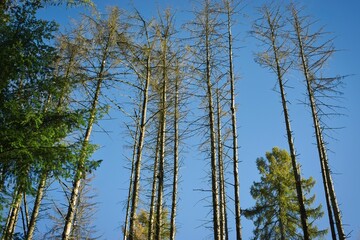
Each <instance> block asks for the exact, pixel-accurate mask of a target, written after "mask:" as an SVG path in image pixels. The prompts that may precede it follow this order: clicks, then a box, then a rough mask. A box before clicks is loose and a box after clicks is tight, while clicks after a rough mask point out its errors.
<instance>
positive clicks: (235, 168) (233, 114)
mask: <svg viewBox="0 0 360 240" xmlns="http://www.w3.org/2000/svg"><path fill="white" fill-rule="evenodd" d="M225 6H226V12H227V32H228V51H229V77H230V95H231V96H230V97H231V105H230V109H231V129H232V138H233V141H232V148H233V156H232V157H233V175H234V195H235V199H234V200H235V224H236V225H235V228H236V239H237V240H241V239H242V236H241V210H240V180H239V165H238V164H239V159H238V142H237V139H238V137H237V124H236V104H235V76H234V66H233V47H232V44H233V37H232V31H231V30H232V27H231V14H232V12H231V11H232V7H231V6H230V1H229V0H226V1H225Z"/></svg>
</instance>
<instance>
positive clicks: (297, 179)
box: [266, 9, 310, 240]
mask: <svg viewBox="0 0 360 240" xmlns="http://www.w3.org/2000/svg"><path fill="white" fill-rule="evenodd" d="M266 18H267V22H268V25H269V28H270V34H271V36H270V37H271V42H272V46H271V47H272V49H273V52H274V56H275V64H276V72H277V78H278V83H279V88H280V94H281V103H282V107H283V114H284V118H285V125H286V134H287V140H288V144H289V149H290V156H291V163H292V168H293V172H294V178H295V184H296V193H297V200H298V203H299V213H300V218H301V226H302V230H303V234H304V240H309V238H310V236H309V230H308V225H307V213H306V209H305V204H304V196H303V192H302V187H301V175H300V169H299V166H298V163H297V161H296V153H295V146H294V141H293V137H292V130H291V125H290V117H289V113H288V108H287V100H286V93H285V89H284V84H283V74H284V73H283V71H282V70H281V67H280V62H279V57H278V54H279V52H278V48H277V46H276V29H275V26H274V25H273V21H272V19H271V13H270V12H269V11H268V9H267V10H266Z"/></svg>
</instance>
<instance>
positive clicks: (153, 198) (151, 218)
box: [148, 124, 161, 240]
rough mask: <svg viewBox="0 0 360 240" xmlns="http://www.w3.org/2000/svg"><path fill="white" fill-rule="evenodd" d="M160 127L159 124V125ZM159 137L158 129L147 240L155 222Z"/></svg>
mask: <svg viewBox="0 0 360 240" xmlns="http://www.w3.org/2000/svg"><path fill="white" fill-rule="evenodd" d="M159 125H160V124H159ZM160 135H161V130H160V127H158V132H157V137H156V147H155V158H154V169H153V171H154V173H153V182H152V188H151V200H150V212H149V229H148V240H153V239H154V220H155V214H154V213H155V206H156V204H155V201H156V192H157V191H156V190H157V182H158V181H157V180H158V174H159V173H158V171H159V149H160Z"/></svg>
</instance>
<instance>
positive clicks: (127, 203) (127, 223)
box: [123, 116, 139, 240]
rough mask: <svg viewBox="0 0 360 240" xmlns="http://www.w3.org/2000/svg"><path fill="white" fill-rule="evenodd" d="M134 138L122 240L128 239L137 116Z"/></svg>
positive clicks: (137, 133)
mask: <svg viewBox="0 0 360 240" xmlns="http://www.w3.org/2000/svg"><path fill="white" fill-rule="evenodd" d="M135 124H136V126H135V128H136V130H135V136H134V145H133V153H132V158H131V173H130V181H129V191H128V198H127V201H126V215H125V222H124V238H123V240H126V239H127V237H128V234H129V233H128V225H129V214H130V207H131V206H130V203H131V197H132V196H131V191H132V188H133V178H134V169H135V166H134V163H135V157H136V148H137V144H138V143H137V139H138V135H139V119H138V116H136V120H135Z"/></svg>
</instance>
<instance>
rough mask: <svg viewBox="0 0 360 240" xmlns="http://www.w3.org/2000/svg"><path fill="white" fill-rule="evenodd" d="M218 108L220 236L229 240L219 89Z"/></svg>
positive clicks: (224, 239) (217, 93)
mask: <svg viewBox="0 0 360 240" xmlns="http://www.w3.org/2000/svg"><path fill="white" fill-rule="evenodd" d="M216 108H217V116H216V118H217V147H218V148H217V149H218V164H219V168H218V171H219V199H220V202H219V206H220V212H219V215H220V217H219V220H220V235H221V239H222V240H227V239H228V229H227V216H226V189H225V174H224V159H223V142H222V131H221V128H222V126H221V107H220V94H219V89H218V88H217V89H216Z"/></svg>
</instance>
